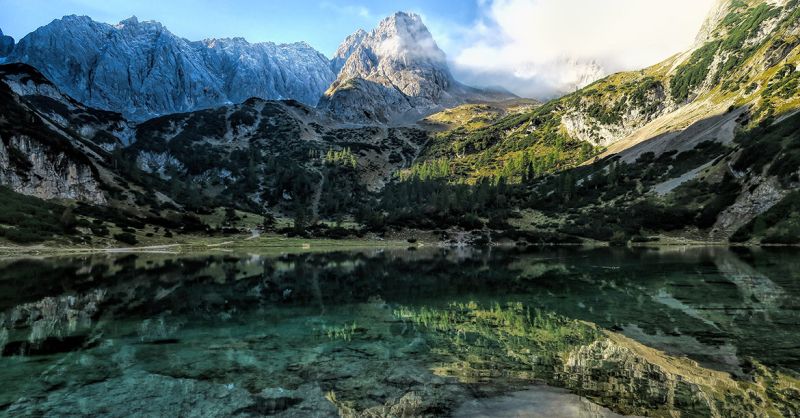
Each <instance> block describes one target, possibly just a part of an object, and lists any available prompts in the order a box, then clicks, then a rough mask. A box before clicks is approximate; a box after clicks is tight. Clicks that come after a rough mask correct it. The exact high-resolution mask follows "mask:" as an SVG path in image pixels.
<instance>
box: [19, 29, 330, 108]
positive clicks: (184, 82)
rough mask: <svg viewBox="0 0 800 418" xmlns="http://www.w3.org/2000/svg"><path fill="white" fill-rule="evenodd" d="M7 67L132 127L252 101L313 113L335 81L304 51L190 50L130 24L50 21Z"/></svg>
mask: <svg viewBox="0 0 800 418" xmlns="http://www.w3.org/2000/svg"><path fill="white" fill-rule="evenodd" d="M7 62H21V63H26V64H30V65H32V66H34V67H35V68H37V69H39V70H40V71H41V72H42V73H43V74H44V75H45V76H46V77H47V78H49V79H50V80H51V81H53V82H54V83H55V84H56V85H57V86H59V88H61V89H62V90H63V91H64V92H65V93H67V94H69V95H70V96H72V97H73V98H75V99H76V100H78V101H79V102H81V103H84V104H86V105H88V106H92V107H96V108H99V109H105V110H112V111H117V112H120V113H124V114H125V115H126V116H128V117H133V118H135V119H147V118H150V117H153V116H157V115H161V114H165V113H176V112H185V111H191V110H196V109H200V108H208V107H215V106H221V105H224V104H227V103H230V102H241V101H243V100H245V99H247V98H249V97H261V98H264V99H290V98H291V99H296V100H299V101H302V102H304V103H306V104H309V105H312V106H313V105H315V104H316V103H317V100H318V99H319V97H320V96H321V95H322V92H324V91H325V89H326V88H327V87H328V86H329V85H330V83H331V82H332V81H333V79H334V74H333V72H332V71H331V69H330V64H329V62H328V60H327V58H325V57H324V56H323V55H322V54H320V53H319V52H317V51H315V50H314V49H313V48H311V47H310V46H308V45H307V44H303V43H298V44H289V45H276V44H273V43H261V44H250V43H248V42H247V41H245V40H244V39H241V38H236V39H218V40H217V39H212V40H205V41H202V42H190V41H187V40H185V39H182V38H179V37H177V36H175V35H173V34H172V33H170V32H169V30H167V28H165V27H164V26H162V25H161V24H160V23H157V22H139V21H138V20H137V19H136V18H135V17H133V18H130V19H128V20H125V21H122V22H120V23H119V24H117V25H114V26H112V25H108V24H104V23H99V22H95V21H92V20H91V19H90V18H88V17H78V16H66V17H64V18H63V19H59V20H54V21H53V22H52V23H50V24H48V25H46V26H44V27H41V28H39V29H37V30H36V31H34V32H33V33H31V34H29V35H27V36H25V37H24V38H23V39H22V40H20V42H19V44H18V46H17V48H16V49H15V50H14V52H13V53H12V54H11V55H10V56H9V57H8V58H7Z"/></svg>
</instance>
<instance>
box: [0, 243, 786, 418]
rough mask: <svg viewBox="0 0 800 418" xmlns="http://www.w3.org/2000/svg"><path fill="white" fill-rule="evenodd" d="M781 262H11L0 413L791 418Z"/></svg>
mask: <svg viewBox="0 0 800 418" xmlns="http://www.w3.org/2000/svg"><path fill="white" fill-rule="evenodd" d="M798 255H800V254H798V252H796V251H794V250H747V249H742V250H728V249H721V248H693V249H661V250H628V249H619V250H616V249H592V250H578V249H550V250H535V251H526V252H521V251H498V250H491V251H490V250H486V251H469V252H464V251H444V250H427V251H396V252H390V251H385V252H384V251H368V252H356V253H331V254H304V255H286V256H280V257H275V256H260V255H256V254H246V253H242V254H233V253H231V254H220V255H214V256H203V257H199V256H195V257H192V256H177V255H165V254H143V255H125V256H92V257H84V258H53V259H7V260H2V261H0V347H2V358H0V382H2V388H0V414H5V415H7V416H54V417H62V416H131V415H136V416H297V417H308V416H339V415H341V416H398V417H399V416H471V417H479V416H487V417H488V416H532V417H539V416H541V417H549V416H587V417H588V416H617V414H622V415H657V416H664V415H666V414H669V413H682V414H683V416H714V415H716V416H748V415H750V416H764V415H772V416H797V415H792V414H797V413H798V410H797V405H798V404H797V402H800V386H798V380H797V377H798V376H800V310H799V309H800V258H798ZM795 399H797V400H798V401H797V402H796V401H795Z"/></svg>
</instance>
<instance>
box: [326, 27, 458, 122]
mask: <svg viewBox="0 0 800 418" xmlns="http://www.w3.org/2000/svg"><path fill="white" fill-rule="evenodd" d="M331 67H332V69H333V70H335V71H338V77H337V79H336V81H335V82H334V83H333V84H332V85H331V88H330V89H328V91H327V92H326V93H325V97H323V99H322V101H321V105H322V106H323V107H327V108H328V110H330V111H332V112H334V113H335V114H337V115H338V116H339V117H342V118H345V119H355V120H363V119H365V118H366V119H372V120H375V119H377V120H379V121H383V122H385V121H388V120H396V119H397V118H398V116H401V115H402V116H405V115H409V117H411V116H412V115H413V116H416V117H419V115H424V114H426V113H429V112H430V111H431V110H434V109H438V108H440V107H441V106H443V105H452V104H457V103H459V102H461V101H463V99H464V97H461V96H463V94H462V93H466V92H467V90H468V89H466V88H463V86H461V85H460V84H458V83H457V82H456V81H455V80H454V79H453V76H452V75H451V73H450V69H449V68H448V66H447V57H446V56H445V53H444V51H442V50H441V49H439V46H438V45H437V44H436V41H435V40H434V39H433V35H431V33H430V31H428V28H427V27H426V26H425V24H424V23H423V22H422V18H421V17H420V16H419V15H416V14H413V13H405V12H398V13H395V14H394V15H392V16H389V17H387V18H385V19H383V20H382V21H381V22H380V23H379V24H378V26H377V27H376V28H375V29H373V30H372V31H370V32H365V31H363V30H359V31H357V32H355V33H353V34H352V35H350V36H349V37H348V38H347V39H345V41H344V42H343V43H342V45H341V46H340V47H339V50H338V51H337V53H336V55H335V56H334V59H333V61H332V63H331ZM345 102H346V103H345ZM342 112H343V113H342ZM401 118H402V119H406V118H404V117H401Z"/></svg>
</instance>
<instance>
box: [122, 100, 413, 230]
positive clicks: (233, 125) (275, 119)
mask: <svg viewBox="0 0 800 418" xmlns="http://www.w3.org/2000/svg"><path fill="white" fill-rule="evenodd" d="M425 139H426V135H425V133H424V132H423V131H420V130H417V129H410V128H384V127H358V128H351V127H347V126H342V125H339V124H338V123H336V122H335V121H332V120H330V119H327V118H326V117H325V116H324V115H322V114H320V113H319V112H318V111H316V110H315V109H313V108H310V107H307V106H305V105H303V104H301V103H299V102H294V101H286V102H271V101H264V100H260V99H250V100H248V101H246V102H245V103H243V104H241V105H235V106H228V107H223V108H218V109H210V110H203V111H197V112H193V113H187V114H176V115H170V116H164V117H161V118H157V119H153V120H150V121H147V122H145V123H143V124H141V125H139V126H138V127H137V129H136V141H135V142H134V143H133V145H131V146H130V147H128V148H127V149H126V150H125V153H126V155H128V156H129V160H130V161H135V162H136V167H132V168H135V170H136V171H143V172H146V173H152V174H155V175H157V176H158V177H159V178H160V179H161V180H162V182H163V184H164V186H166V187H168V188H169V189H170V192H169V194H170V195H172V196H174V197H175V198H176V199H178V200H179V201H185V202H187V204H188V205H189V206H190V207H194V208H198V207H201V206H214V205H226V206H238V207H242V208H247V209H251V210H254V211H257V212H260V211H262V210H266V209H273V210H276V211H278V212H280V211H285V212H288V213H294V212H296V211H299V210H301V211H307V215H309V216H310V215H314V216H315V217H316V216H318V215H320V214H322V215H325V216H333V215H336V214H346V213H351V212H353V211H355V210H356V209H357V208H358V206H359V205H360V200H361V199H363V198H364V197H366V194H367V192H368V191H376V190H379V189H380V188H382V187H383V185H384V184H385V183H386V182H387V181H389V180H390V179H391V177H392V175H393V173H394V172H395V171H397V170H398V169H400V168H403V167H407V166H409V165H410V164H411V163H412V161H414V159H415V158H416V156H417V154H418V150H419V149H420V148H421V147H422V145H423V144H424V142H425ZM164 186H161V187H164ZM156 187H158V186H156Z"/></svg>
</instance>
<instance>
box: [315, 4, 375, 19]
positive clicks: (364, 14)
mask: <svg viewBox="0 0 800 418" xmlns="http://www.w3.org/2000/svg"><path fill="white" fill-rule="evenodd" d="M319 5H320V8H322V9H324V10H329V11H333V12H336V13H339V14H341V15H349V16H356V17H359V18H362V19H373V16H372V13H371V12H370V11H369V9H368V8H367V7H365V6H356V5H346V6H341V5H337V4H333V3H331V2H328V1H323V2H322V3H320V4H319Z"/></svg>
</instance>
